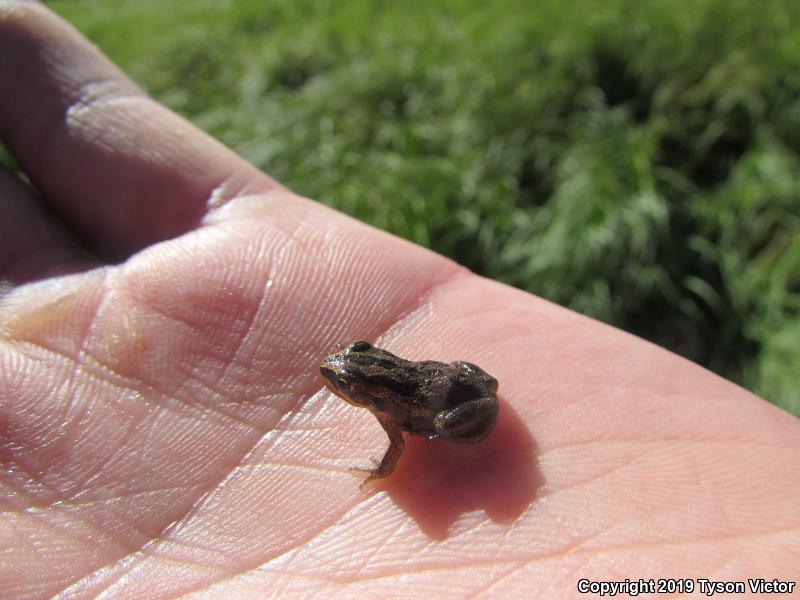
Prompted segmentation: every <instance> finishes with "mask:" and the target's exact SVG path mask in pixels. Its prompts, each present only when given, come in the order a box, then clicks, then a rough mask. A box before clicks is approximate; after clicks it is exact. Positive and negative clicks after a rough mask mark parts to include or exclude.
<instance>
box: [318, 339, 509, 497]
mask: <svg viewBox="0 0 800 600" xmlns="http://www.w3.org/2000/svg"><path fill="white" fill-rule="evenodd" d="M320 371H321V372H322V376H323V377H324V378H325V383H326V385H327V386H328V388H330V390H331V391H332V392H333V393H334V394H336V395H337V396H339V397H341V398H342V399H344V400H346V401H347V402H349V403H350V404H352V405H354V406H360V407H362V408H366V409H368V410H369V411H370V412H371V413H372V414H373V415H375V417H376V418H377V419H378V422H379V423H380V424H381V426H382V427H383V429H384V431H386V434H387V435H388V436H389V447H388V448H387V449H386V453H385V454H384V456H383V459H382V460H381V461H380V463H377V461H375V462H376V464H377V468H375V469H361V468H354V469H351V471H355V472H356V473H358V474H361V475H362V476H363V475H366V479H365V480H364V482H363V483H362V485H364V484H366V483H367V482H368V481H372V480H374V479H382V478H384V477H387V476H388V475H390V474H391V473H392V471H394V468H395V466H396V465H397V461H398V460H399V459H400V456H401V455H402V454H403V450H405V442H404V441H403V434H402V432H403V431H407V432H408V433H410V434H412V435H422V436H426V437H427V438H428V439H429V440H432V439H444V440H450V441H451V442H480V441H481V440H483V439H484V438H485V437H486V436H487V435H489V433H490V432H491V431H492V429H493V428H494V422H495V419H496V418H497V410H498V402H497V380H496V379H495V378H494V377H492V376H491V375H489V374H488V373H486V371H484V370H483V369H481V368H480V367H477V366H475V365H473V364H471V363H468V362H461V361H458V362H454V363H450V364H449V365H448V364H446V363H442V362H436V361H434V360H423V361H420V362H413V361H410V360H405V359H403V358H400V357H399V356H395V355H394V354H392V353H391V352H387V351H386V350H381V349H380V348H376V347H375V346H373V345H372V344H370V343H369V342H364V341H357V342H353V343H352V344H350V345H349V346H347V347H346V348H344V349H343V350H339V351H337V352H334V353H332V354H329V355H328V356H326V357H325V360H323V361H322V364H321V365H320Z"/></svg>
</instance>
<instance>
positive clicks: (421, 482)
mask: <svg viewBox="0 0 800 600" xmlns="http://www.w3.org/2000/svg"><path fill="white" fill-rule="evenodd" d="M542 483H543V477H542V475H541V472H540V471H539V468H538V465H537V460H536V443H535V442H534V440H533V437H532V436H531V434H530V432H529V431H528V429H527V427H526V426H525V423H524V422H523V421H522V419H521V418H520V417H519V415H518V414H517V413H516V412H515V411H514V410H513V409H512V408H511V407H510V406H509V405H508V403H506V402H502V400H501V405H500V413H499V415H498V417H497V424H496V425H495V428H494V431H492V433H491V434H490V435H489V437H488V438H486V440H484V441H483V442H480V443H477V444H455V443H450V442H444V441H433V442H427V441H426V440H424V439H423V438H419V437H416V436H410V437H406V451H405V453H404V454H403V457H402V458H401V459H400V463H399V464H398V467H397V470H396V471H395V472H394V473H393V474H392V476H391V477H390V478H389V479H387V480H386V481H385V482H381V483H379V484H378V485H376V486H375V488H376V489H380V490H384V491H386V492H387V493H388V494H389V496H390V497H391V498H392V500H393V501H394V502H395V503H396V504H397V506H399V507H400V508H401V509H402V510H403V511H405V512H406V513H407V514H408V515H409V516H410V517H411V518H412V519H414V520H415V521H416V522H417V524H418V525H419V527H420V529H421V530H422V531H423V532H424V533H425V534H427V535H429V536H430V537H431V538H434V539H439V540H443V539H446V538H447V537H448V533H449V529H450V526H451V525H452V524H453V523H454V522H455V521H456V520H457V519H458V518H459V517H460V516H461V515H463V514H466V513H468V512H472V511H475V510H483V511H484V512H485V513H486V515H487V516H488V517H489V518H490V519H492V520H493V521H495V522H507V523H510V522H512V521H514V520H515V519H516V518H517V517H519V516H520V515H521V514H522V513H523V512H524V510H525V509H526V508H527V507H528V506H529V505H530V504H531V503H532V502H533V500H534V499H535V498H536V493H537V491H538V489H539V488H540V487H541V485H542Z"/></svg>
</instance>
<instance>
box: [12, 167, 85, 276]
mask: <svg viewBox="0 0 800 600" xmlns="http://www.w3.org/2000/svg"><path fill="white" fill-rule="evenodd" d="M87 264H89V262H88V260H87V259H86V258H84V257H83V256H81V253H80V251H79V250H78V248H77V246H76V245H75V244H74V242H72V241H71V240H70V239H69V237H68V236H67V235H66V232H65V231H64V230H63V227H61V226H60V225H59V223H57V222H56V221H55V220H54V219H53V218H52V215H50V214H48V213H47V212H46V211H45V210H44V209H43V208H42V206H41V204H40V203H39V201H38V200H37V199H36V198H35V197H34V196H33V193H32V190H30V189H29V188H27V187H26V186H25V185H24V184H23V183H22V182H21V181H20V180H19V179H18V178H17V177H14V176H13V175H11V174H10V173H8V172H6V171H5V170H2V169H0V282H1V283H0V286H6V285H9V284H12V285H13V284H18V283H24V282H26V281H30V280H31V279H34V278H38V277H44V276H47V275H55V274H59V275H60V274H63V273H65V272H69V271H73V270H76V269H83V268H86V266H87Z"/></svg>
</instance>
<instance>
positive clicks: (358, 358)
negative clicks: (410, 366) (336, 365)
mask: <svg viewBox="0 0 800 600" xmlns="http://www.w3.org/2000/svg"><path fill="white" fill-rule="evenodd" d="M348 360H349V361H350V362H351V363H355V364H357V365H362V366H365V367H372V366H375V367H383V368H384V369H389V370H391V369H396V368H398V367H400V366H402V365H401V364H398V359H397V358H377V357H375V356H374V355H372V354H351V355H350V356H349V357H348ZM399 361H400V362H405V361H403V360H402V359H399Z"/></svg>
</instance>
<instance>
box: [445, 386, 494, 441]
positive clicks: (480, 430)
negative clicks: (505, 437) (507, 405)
mask: <svg viewBox="0 0 800 600" xmlns="http://www.w3.org/2000/svg"><path fill="white" fill-rule="evenodd" d="M497 410H498V404H497V398H495V397H493V396H492V397H488V398H476V399H475V400H469V401H467V402H464V403H462V404H459V405H458V406H456V407H454V408H451V409H449V410H443V411H441V412H440V413H438V414H437V415H436V416H435V417H434V418H433V428H434V430H435V433H434V434H433V435H432V436H431V437H430V438H429V439H435V438H441V439H445V440H450V441H451V442H480V441H481V440H482V439H484V438H485V437H486V436H487V435H489V433H490V432H491V431H492V429H494V422H495V419H496V417H497Z"/></svg>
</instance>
